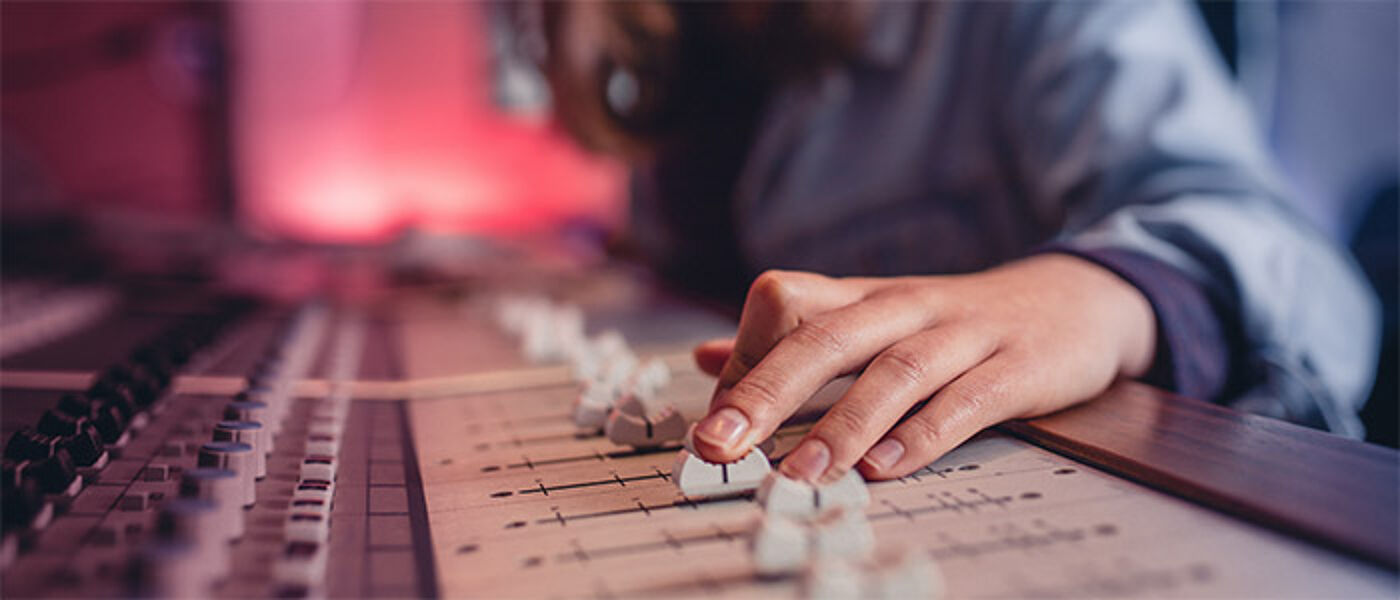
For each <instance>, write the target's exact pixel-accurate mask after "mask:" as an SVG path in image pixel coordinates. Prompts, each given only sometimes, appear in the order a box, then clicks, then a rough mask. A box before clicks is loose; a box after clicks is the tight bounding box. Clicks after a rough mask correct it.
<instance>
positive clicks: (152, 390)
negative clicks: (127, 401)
mask: <svg viewBox="0 0 1400 600" xmlns="http://www.w3.org/2000/svg"><path fill="white" fill-rule="evenodd" d="M101 381H106V382H108V383H109V384H110V385H114V386H121V387H125V388H126V389H127V391H128V392H129V393H130V396H131V400H132V402H134V403H135V404H136V406H137V407H139V408H146V407H147V406H150V405H151V404H152V403H154V402H155V401H156V397H157V396H158V395H159V394H160V388H159V386H158V384H157V383H156V382H155V381H154V380H153V378H151V377H149V376H148V375H147V374H146V373H145V372H144V370H143V371H142V372H138V371H137V370H135V369H132V368H131V367H128V366H127V365H113V366H111V367H108V368H107V370H106V371H103V374H102V379H101V380H99V382H101Z"/></svg>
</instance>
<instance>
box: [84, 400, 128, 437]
mask: <svg viewBox="0 0 1400 600" xmlns="http://www.w3.org/2000/svg"><path fill="white" fill-rule="evenodd" d="M92 424H93V426H94V427H96V428H97V433H98V435H100V436H101V437H102V442H103V443H104V444H111V443H114V442H116V441H117V440H118V439H121V437H122V433H123V432H125V431H126V415H125V414H124V413H122V411H121V409H119V408H117V407H116V406H115V405H113V404H112V403H103V404H102V405H101V406H99V407H98V409H97V418H96V419H93V421H92Z"/></svg>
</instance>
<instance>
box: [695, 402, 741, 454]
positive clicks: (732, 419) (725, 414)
mask: <svg viewBox="0 0 1400 600" xmlns="http://www.w3.org/2000/svg"><path fill="white" fill-rule="evenodd" d="M748 430H749V419H748V417H745V416H744V413H741V412H739V410H738V409H735V408H721V409H719V411H717V412H715V414H712V415H710V416H708V417H705V419H704V420H703V421H700V424H699V425H696V426H695V437H698V438H700V439H702V440H705V441H706V442H709V443H710V444H713V445H715V446H720V447H722V448H728V447H731V446H733V445H735V444H737V443H739V440H741V439H743V437H744V434H745V433H747V432H748Z"/></svg>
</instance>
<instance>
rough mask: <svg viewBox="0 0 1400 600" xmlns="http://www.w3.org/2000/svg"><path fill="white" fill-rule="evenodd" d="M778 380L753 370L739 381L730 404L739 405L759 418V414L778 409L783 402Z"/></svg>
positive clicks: (735, 385) (732, 393)
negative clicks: (779, 392)
mask: <svg viewBox="0 0 1400 600" xmlns="http://www.w3.org/2000/svg"><path fill="white" fill-rule="evenodd" d="M779 388H780V386H779V385H778V382H776V381H773V380H771V379H769V378H767V377H764V376H763V375H762V374H761V373H759V372H751V373H749V374H748V375H746V376H745V377H744V378H743V379H740V380H739V382H738V383H735V384H734V388H733V390H732V392H731V395H730V404H733V405H737V406H739V407H740V408H741V410H742V409H748V410H744V412H746V413H748V414H750V415H751V416H753V417H755V418H758V415H759V414H765V413H766V412H767V411H770V410H773V409H776V408H777V407H779V406H780V405H781V403H782V400H781V398H780V397H779V395H778V390H779Z"/></svg>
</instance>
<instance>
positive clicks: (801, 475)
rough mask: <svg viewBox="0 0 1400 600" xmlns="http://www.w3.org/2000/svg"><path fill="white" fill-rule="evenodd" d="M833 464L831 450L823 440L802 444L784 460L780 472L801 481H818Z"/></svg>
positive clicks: (808, 441)
mask: <svg viewBox="0 0 1400 600" xmlns="http://www.w3.org/2000/svg"><path fill="white" fill-rule="evenodd" d="M830 464H831V449H830V448H827V447H826V442H823V441H821V440H815V439H813V440H807V441H805V442H802V445H801V446H798V447H797V449H796V450H793V451H792V453H791V454H789V455H787V458H784V459H783V466H782V467H781V468H780V470H781V471H782V472H783V475H786V476H787V477H789V478H791V479H797V480H800V481H816V480H817V478H819V477H821V476H822V473H825V472H826V467H827V466H828V465H830Z"/></svg>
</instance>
